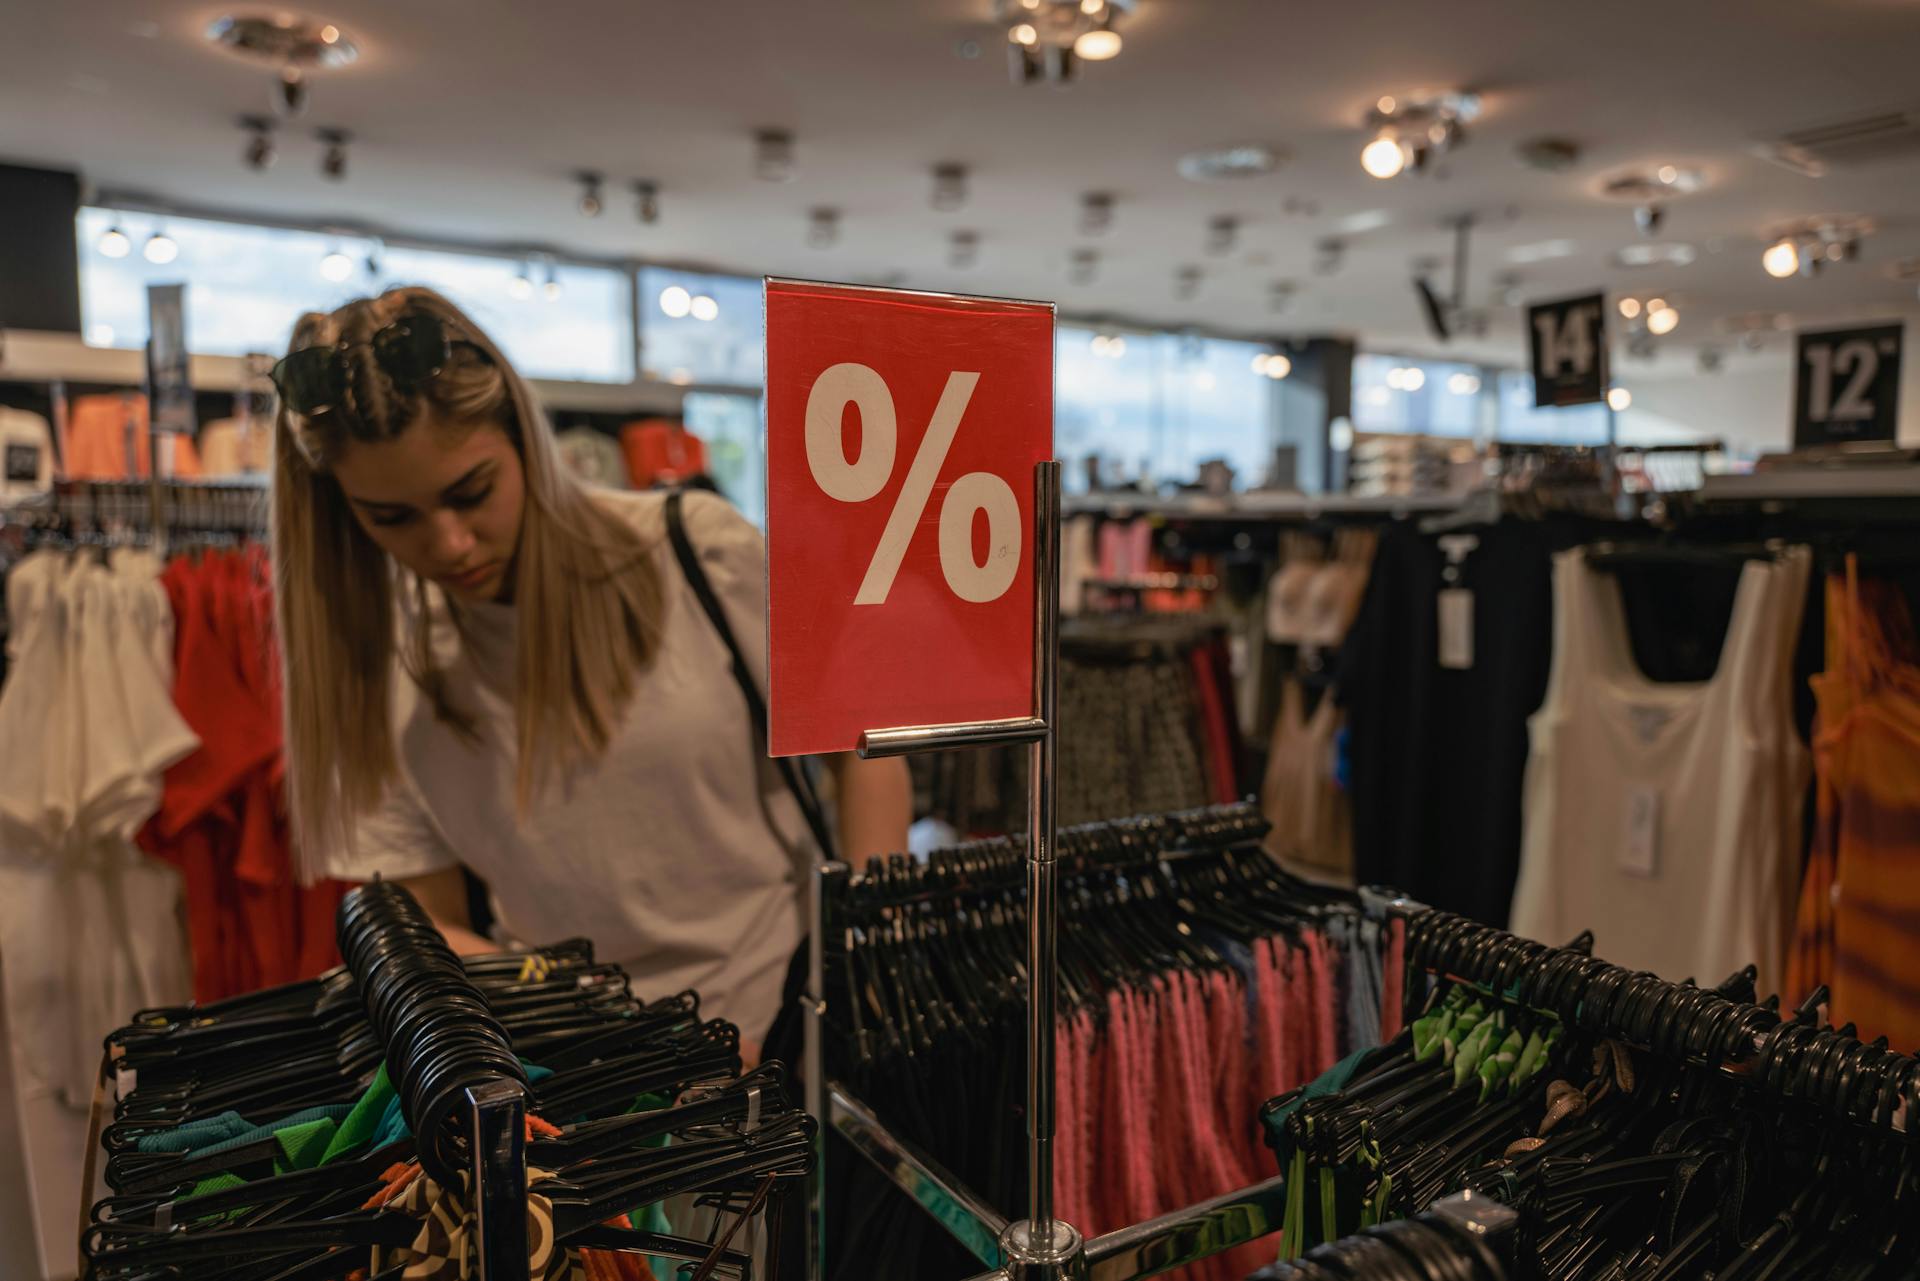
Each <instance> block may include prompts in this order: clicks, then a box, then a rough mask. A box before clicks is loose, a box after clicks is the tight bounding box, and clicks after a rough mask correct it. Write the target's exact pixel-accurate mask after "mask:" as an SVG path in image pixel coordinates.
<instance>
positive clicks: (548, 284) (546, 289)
mask: <svg viewBox="0 0 1920 1281" xmlns="http://www.w3.org/2000/svg"><path fill="white" fill-rule="evenodd" d="M561 293H562V290H561V288H560V269H559V267H558V266H557V265H556V264H555V263H554V261H553V259H551V258H549V259H547V279H546V281H545V282H544V283H543V284H542V285H541V286H540V295H541V297H543V298H545V299H546V300H547V301H548V302H559V301H560V295H561Z"/></svg>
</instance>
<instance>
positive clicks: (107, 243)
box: [94, 227, 133, 258]
mask: <svg viewBox="0 0 1920 1281" xmlns="http://www.w3.org/2000/svg"><path fill="white" fill-rule="evenodd" d="M94 248H96V249H98V250H99V251H100V256H101V257H103V258H125V257H126V256H127V255H128V254H130V253H132V252H133V242H132V241H131V240H128V239H127V233H126V232H124V231H122V230H120V228H118V227H108V228H107V229H106V230H105V231H103V232H101V233H100V239H99V241H98V242H97V243H96V244H95V245H94Z"/></svg>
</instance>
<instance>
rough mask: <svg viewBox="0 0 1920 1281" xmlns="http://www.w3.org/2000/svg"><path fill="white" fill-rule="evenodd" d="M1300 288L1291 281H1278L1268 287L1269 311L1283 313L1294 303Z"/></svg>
mask: <svg viewBox="0 0 1920 1281" xmlns="http://www.w3.org/2000/svg"><path fill="white" fill-rule="evenodd" d="M1297 288H1298V286H1296V285H1295V284H1294V283H1293V282H1292V281H1291V280H1276V281H1274V282H1273V283H1272V284H1271V285H1268V286H1267V310H1269V311H1273V312H1282V311H1285V310H1286V309H1287V306H1288V304H1290V303H1291V302H1292V301H1293V295H1294V292H1295V290H1296V289H1297Z"/></svg>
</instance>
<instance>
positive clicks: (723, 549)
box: [321, 490, 816, 1040]
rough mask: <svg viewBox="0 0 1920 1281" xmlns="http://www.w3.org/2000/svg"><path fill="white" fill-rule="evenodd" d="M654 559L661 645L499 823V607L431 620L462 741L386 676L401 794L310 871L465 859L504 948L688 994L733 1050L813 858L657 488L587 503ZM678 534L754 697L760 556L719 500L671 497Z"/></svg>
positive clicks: (788, 931)
mask: <svg viewBox="0 0 1920 1281" xmlns="http://www.w3.org/2000/svg"><path fill="white" fill-rule="evenodd" d="M593 492H594V494H595V496H596V499H597V500H598V501H601V502H604V503H606V504H607V505H608V506H609V507H611V508H612V509H613V510H615V511H618V512H620V513H621V514H623V515H625V516H627V517H628V518H629V519H630V520H631V521H632V522H633V524H634V526H635V528H636V529H638V530H639V531H640V533H641V535H642V537H643V538H644V539H645V540H646V541H647V542H648V544H649V545H650V546H652V547H653V549H654V550H653V554H654V557H655V565H656V567H657V571H658V573H659V575H660V579H661V582H662V585H663V587H664V589H665V590H664V592H663V595H664V598H665V617H664V619H663V620H662V622H661V626H660V643H659V648H658V650H657V652H656V654H655V656H654V658H653V661H652V663H651V665H650V666H649V667H648V668H646V669H645V670H644V671H643V672H642V673H641V675H640V679H639V682H638V688H637V690H636V693H635V695H634V698H633V702H632V704H631V705H630V706H629V707H628V709H627V711H626V719H625V721H624V723H623V725H622V727H621V728H620V730H619V731H618V732H617V733H616V734H615V736H614V739H613V742H612V744H611V745H610V746H609V748H608V750H607V753H606V755H605V757H603V758H602V759H601V760H600V761H599V762H597V763H596V764H595V765H593V766H591V767H589V768H583V769H579V770H576V771H574V772H573V773H572V775H571V776H570V777H569V778H567V779H566V780H564V781H563V782H559V783H556V784H554V785H552V786H550V787H549V788H548V789H547V792H546V794H544V795H542V796H541V797H539V798H538V799H537V800H536V801H535V803H534V806H533V808H532V812H531V813H530V814H529V815H528V816H527V818H526V819H525V820H524V822H523V821H521V820H520V819H519V817H518V816H517V814H516V812H515V803H514V794H515V778H516V773H517V766H516V761H517V752H516V749H515V737H514V717H513V667H514V636H515V622H514V620H515V607H513V606H510V605H508V606H503V605H483V606H471V605H469V606H457V608H459V609H461V610H462V611H463V621H464V623H465V626H464V628H463V629H460V630H456V629H455V628H454V627H453V626H452V625H451V623H450V622H446V623H443V624H442V625H439V626H436V628H435V632H434V641H435V651H436V653H437V654H438V655H440V661H441V663H442V665H443V668H444V670H445V671H446V673H447V683H448V689H449V692H450V694H451V696H452V697H453V699H454V700H455V702H456V705H457V706H459V707H460V708H462V709H463V710H465V711H466V712H467V713H468V714H469V715H471V716H473V717H474V718H475V719H476V720H477V721H478V730H479V735H480V741H479V742H478V743H470V742H469V741H468V740H466V739H465V738H463V737H461V736H460V735H459V734H458V733H457V732H456V731H455V730H454V729H453V728H452V727H450V726H448V725H446V724H443V723H442V722H440V721H439V720H438V719H436V718H435V716H434V715H433V711H432V708H431V707H430V706H429V705H428V704H427V702H426V700H425V699H424V698H422V697H421V696H420V695H419V692H418V690H417V689H416V688H415V687H414V686H413V683H412V682H411V681H410V680H408V679H407V678H406V677H405V676H404V675H402V676H399V677H397V678H396V689H397V690H399V697H398V699H397V701H398V702H399V703H400V704H401V706H400V708H399V712H398V716H399V721H400V725H399V729H398V735H399V744H400V757H401V767H402V772H403V775H404V779H403V786H401V787H398V788H396V789H394V791H393V793H392V794H390V796H389V797H388V800H387V802H386V804H385V805H384V806H383V807H382V809H381V811H380V812H379V813H377V814H376V815H374V816H372V817H371V818H370V819H369V820H368V821H366V822H363V823H362V824H361V826H360V828H359V831H358V834H357V839H356V841H355V846H356V848H355V850H354V851H353V852H351V853H346V852H341V853H336V854H334V855H332V856H330V857H327V858H325V859H323V860H322V867H321V870H322V871H323V872H324V873H325V874H326V875H329V876H335V877H339V878H341V879H343V880H366V879H369V878H370V877H372V876H373V875H374V874H375V873H379V874H380V875H382V876H386V877H389V878H393V877H404V876H419V875H422V874H424V873H428V872H435V871H439V870H442V869H444V868H448V867H452V866H455V865H456V864H458V863H464V864H466V866H467V867H468V868H470V869H471V870H472V871H473V872H474V873H475V874H476V875H478V876H479V877H481V878H482V879H484V880H485V881H486V882H487V884H488V886H489V887H490V888H491V890H492V892H493V898H494V901H495V903H496V904H497V906H498V908H499V909H500V911H501V914H502V918H503V920H502V924H503V925H504V926H505V927H506V929H507V931H508V932H509V933H510V934H511V935H512V936H513V937H515V938H517V939H521V940H524V941H526V942H529V943H550V942H556V941H559V940H561V939H564V938H569V937H574V936H582V937H585V938H588V939H591V940H592V941H593V943H594V946H595V950H596V954H597V955H599V956H600V957H602V958H603V959H605V960H609V961H614V962H616V963H618V964H620V965H622V966H624V967H625V968H626V970H627V971H628V973H629V974H630V975H632V977H633V983H634V990H635V992H636V993H637V994H639V995H641V996H643V997H649V998H651V997H656V996H666V995H671V994H673V993H675V992H679V991H682V990H686V989H692V990H694V991H697V992H699V993H700V996H701V1010H702V1012H703V1013H704V1014H706V1015H708V1016H709V1017H719V1018H725V1019H729V1020H731V1021H733V1022H735V1023H737V1024H739V1025H740V1029H741V1033H742V1035H744V1036H746V1037H748V1038H750V1039H755V1040H757V1039H759V1038H760V1037H762V1036H764V1035H765V1033H766V1031H767V1028H768V1027H769V1025H770V1024H771V1023H772V1021H773V1017H774V1015H775V1013H777V1011H778V1009H779V1002H780V987H781V982H782V980H783V978H784V977H785V973H786V968H787V963H788V961H789V959H790V958H791V956H792V955H793V952H794V950H795V948H797V947H798V946H799V943H800V940H801V939H802V937H803V932H802V922H801V903H802V899H803V894H802V886H803V877H804V875H805V874H806V870H807V868H808V866H809V864H810V862H811V860H812V859H813V858H815V857H816V855H815V853H814V850H813V846H812V842H811V841H810V840H808V839H807V838H806V837H805V835H804V833H805V824H804V822H803V821H802V819H801V816H800V812H799V806H798V804H797V803H796V802H795V801H794V800H793V798H792V796H791V794H790V793H789V792H788V791H787V790H786V787H785V785H784V783H783V782H782V781H781V778H780V775H779V774H778V772H777V771H776V770H775V769H774V768H773V767H772V765H771V763H770V762H769V761H767V759H766V756H765V747H764V745H763V744H762V743H761V742H760V741H759V737H758V734H757V732H756V730H755V728H754V726H753V722H752V719H751V718H750V716H749V715H748V713H747V707H746V701H745V699H744V697H743V696H742V694H741V692H740V687H739V685H738V684H737V683H736V682H735V680H734V678H733V673H732V667H731V663H730V660H729V659H728V657H727V652H726V648H725V646H724V645H723V644H722V643H721V641H720V638H719V636H718V635H717V634H716V633H715V632H714V630H713V625H712V623H711V622H710V621H709V620H708V618H707V616H706V614H705V612H704V611H702V610H701V608H700V603H699V601H698V599H697V598H696V597H695V596H694V594H693V589H692V588H691V587H689V586H688V585H687V582H686V578H685V576H684V575H683V574H682V572H681V570H680V565H679V562H678V561H677V560H676V559H675V558H674V555H673V549H672V547H671V545H670V544H669V543H668V541H667V537H666V520H665V497H664V495H662V494H659V493H615V492H612V491H602V490H595V491H593ZM683 504H684V506H683V512H684V515H685V517H686V526H687V535H688V538H689V539H690V541H691V542H692V543H693V545H694V548H695V549H696V551H697V552H698V553H699V556H700V560H701V564H702V566H703V567H704V568H705V570H706V573H707V577H708V579H709V581H710V582H711V583H712V584H713V590H714V593H715V595H717V596H718V597H719V599H720V601H721V604H722V607H723V608H724V609H725V610H726V614H727V618H728V621H729V622H730V623H731V624H732V628H733V633H734V636H735V638H736V640H737V641H738V643H739V645H740V647H741V650H742V651H743V652H744V653H745V654H746V655H747V658H748V661H749V663H750V664H751V665H752V667H753V670H754V673H755V676H756V678H757V679H758V680H760V681H761V688H762V689H765V688H766V685H765V680H766V668H767V654H766V549H765V545H764V544H763V543H762V541H761V538H760V535H759V533H758V532H757V531H756V530H755V529H754V528H753V527H752V526H751V525H749V524H748V523H747V522H746V520H745V519H744V518H742V517H741V516H740V515H739V513H738V512H736V511H734V509H733V508H732V507H730V506H728V504H727V503H726V502H725V500H723V499H721V498H719V497H717V496H715V495H712V494H706V493H689V494H688V495H687V496H686V498H685V499H684V500H683Z"/></svg>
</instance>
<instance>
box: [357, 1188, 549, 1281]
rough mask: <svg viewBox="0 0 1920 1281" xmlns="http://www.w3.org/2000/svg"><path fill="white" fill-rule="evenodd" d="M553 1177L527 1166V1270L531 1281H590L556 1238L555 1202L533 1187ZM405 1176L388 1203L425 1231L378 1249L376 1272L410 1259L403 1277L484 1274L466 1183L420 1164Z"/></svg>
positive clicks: (467, 1278)
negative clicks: (456, 1186)
mask: <svg viewBox="0 0 1920 1281" xmlns="http://www.w3.org/2000/svg"><path fill="white" fill-rule="evenodd" d="M552 1177H554V1176H553V1172H552V1171H550V1170H535V1169H529V1170H528V1171H527V1184H528V1187H529V1191H528V1192H527V1275H528V1276H529V1277H530V1278H531V1279H532V1281H586V1276H587V1271H586V1265H585V1264H583V1263H582V1262H581V1261H580V1252H579V1251H577V1250H568V1249H565V1248H562V1247H560V1246H558V1244H557V1243H556V1242H555V1240H554V1231H553V1203H552V1202H551V1201H549V1200H548V1199H547V1198H546V1197H543V1196H541V1195H539V1194H538V1193H537V1192H534V1191H532V1190H531V1189H532V1188H533V1187H534V1186H536V1185H538V1184H539V1183H540V1182H541V1181H542V1180H545V1179H551V1178H552ZM404 1178H405V1181H404V1183H402V1184H401V1186H400V1187H399V1188H398V1189H397V1191H396V1194H395V1195H393V1196H392V1197H391V1198H390V1199H389V1200H388V1202H387V1205H388V1207H389V1208H391V1209H395V1210H399V1211H402V1212H404V1213H406V1214H411V1215H414V1216H415V1217H417V1218H418V1219H419V1220H420V1232H419V1234H418V1235H417V1236H415V1237H414V1239H413V1243H412V1244H411V1245H409V1246H406V1247H404V1248H401V1249H398V1250H385V1249H379V1248H376V1249H375V1250H374V1252H373V1263H372V1272H373V1274H374V1275H375V1276H378V1275H380V1274H381V1273H383V1272H385V1271H387V1270H388V1269H390V1268H394V1267H398V1266H399V1265H401V1264H405V1265H406V1266H405V1268H404V1270H403V1271H401V1273H400V1276H401V1277H402V1278H403V1281H472V1279H473V1278H475V1277H477V1276H479V1274H480V1266H479V1259H478V1256H477V1254H476V1251H475V1246H476V1244H477V1243H476V1240H475V1233H474V1231H473V1214H472V1212H471V1210H470V1209H469V1208H468V1199H467V1195H466V1190H465V1188H464V1187H462V1188H461V1189H460V1190H459V1191H455V1190H453V1189H451V1188H443V1187H441V1186H440V1185H439V1184H438V1183H436V1182H434V1181H433V1180H432V1179H430V1178H428V1177H427V1176H426V1175H425V1174H422V1173H419V1167H417V1166H414V1167H412V1172H411V1174H409V1175H407V1176H404Z"/></svg>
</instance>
